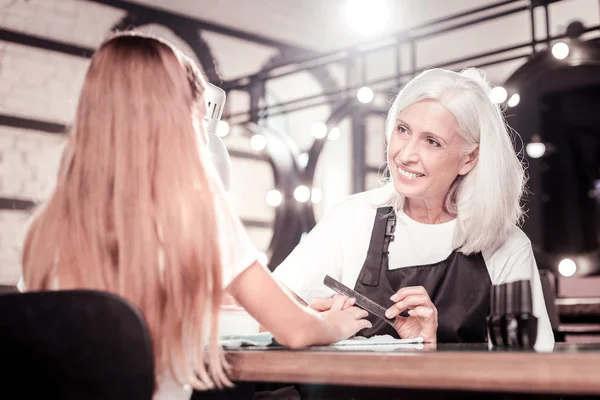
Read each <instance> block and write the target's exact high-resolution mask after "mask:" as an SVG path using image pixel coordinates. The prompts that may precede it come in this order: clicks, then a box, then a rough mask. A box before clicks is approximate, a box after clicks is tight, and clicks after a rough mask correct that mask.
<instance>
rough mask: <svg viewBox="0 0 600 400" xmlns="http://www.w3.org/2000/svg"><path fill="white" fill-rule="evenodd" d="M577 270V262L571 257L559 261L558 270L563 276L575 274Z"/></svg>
mask: <svg viewBox="0 0 600 400" xmlns="http://www.w3.org/2000/svg"><path fill="white" fill-rule="evenodd" d="M575 271H577V264H575V261H573V260H571V259H570V258H565V259H564V260H562V261H561V262H560V263H558V272H560V274H561V275H562V276H573V274H575Z"/></svg>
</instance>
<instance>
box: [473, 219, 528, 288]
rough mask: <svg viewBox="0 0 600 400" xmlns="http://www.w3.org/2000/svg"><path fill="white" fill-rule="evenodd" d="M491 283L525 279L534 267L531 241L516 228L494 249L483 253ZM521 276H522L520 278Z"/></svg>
mask: <svg viewBox="0 0 600 400" xmlns="http://www.w3.org/2000/svg"><path fill="white" fill-rule="evenodd" d="M482 254H483V257H484V259H485V262H486V265H487V266H488V268H489V269H490V273H491V276H492V281H493V282H495V283H496V284H497V283H498V282H504V281H510V280H514V279H516V278H517V277H518V278H526V277H527V276H528V275H530V273H531V269H532V268H533V267H535V266H536V263H535V258H534V256H533V249H532V247H531V240H530V239H529V237H527V235H526V234H525V232H523V231H522V230H521V229H520V228H519V227H518V226H516V225H515V226H513V228H512V229H511V231H510V232H509V234H508V236H507V238H506V240H505V241H504V242H503V243H502V244H500V245H499V246H498V247H497V248H496V249H494V250H491V251H483V252H482ZM521 275H522V276H521Z"/></svg>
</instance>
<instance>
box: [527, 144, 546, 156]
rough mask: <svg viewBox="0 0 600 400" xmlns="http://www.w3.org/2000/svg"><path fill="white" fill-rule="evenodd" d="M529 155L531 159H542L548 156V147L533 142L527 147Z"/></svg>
mask: <svg viewBox="0 0 600 400" xmlns="http://www.w3.org/2000/svg"><path fill="white" fill-rule="evenodd" d="M525 151H526V152H527V155H528V156H529V157H531V158H540V157H542V156H543V155H544V154H546V145H545V144H544V143H542V142H531V143H527V146H525Z"/></svg>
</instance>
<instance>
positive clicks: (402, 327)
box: [385, 286, 438, 343]
mask: <svg viewBox="0 0 600 400" xmlns="http://www.w3.org/2000/svg"><path fill="white" fill-rule="evenodd" d="M390 300H392V301H394V302H396V304H394V305H393V306H391V307H390V308H388V310H387V311H386V312H385V316H386V317H388V318H394V317H395V318H396V321H395V322H394V328H396V331H397V332H398V334H399V335H400V337H401V338H403V339H408V338H416V337H422V338H423V340H425V342H427V343H436V341H437V328H438V315H437V308H435V305H434V304H433V302H432V301H431V299H430V298H429V294H428V293H427V290H425V288H424V287H423V286H407V287H404V288H402V289H400V290H398V291H397V292H396V294H394V295H393V296H392V297H390ZM405 310H409V311H408V315H409V316H408V317H403V316H401V315H400V314H401V313H402V312H403V311H405Z"/></svg>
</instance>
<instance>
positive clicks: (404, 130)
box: [398, 125, 408, 134]
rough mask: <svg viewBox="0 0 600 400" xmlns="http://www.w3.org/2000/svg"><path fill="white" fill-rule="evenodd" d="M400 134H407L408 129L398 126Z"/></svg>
mask: <svg viewBox="0 0 600 400" xmlns="http://www.w3.org/2000/svg"><path fill="white" fill-rule="evenodd" d="M398 132H399V133H401V134H405V133H407V132H408V130H407V129H406V127H404V126H401V125H400V126H398Z"/></svg>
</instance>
